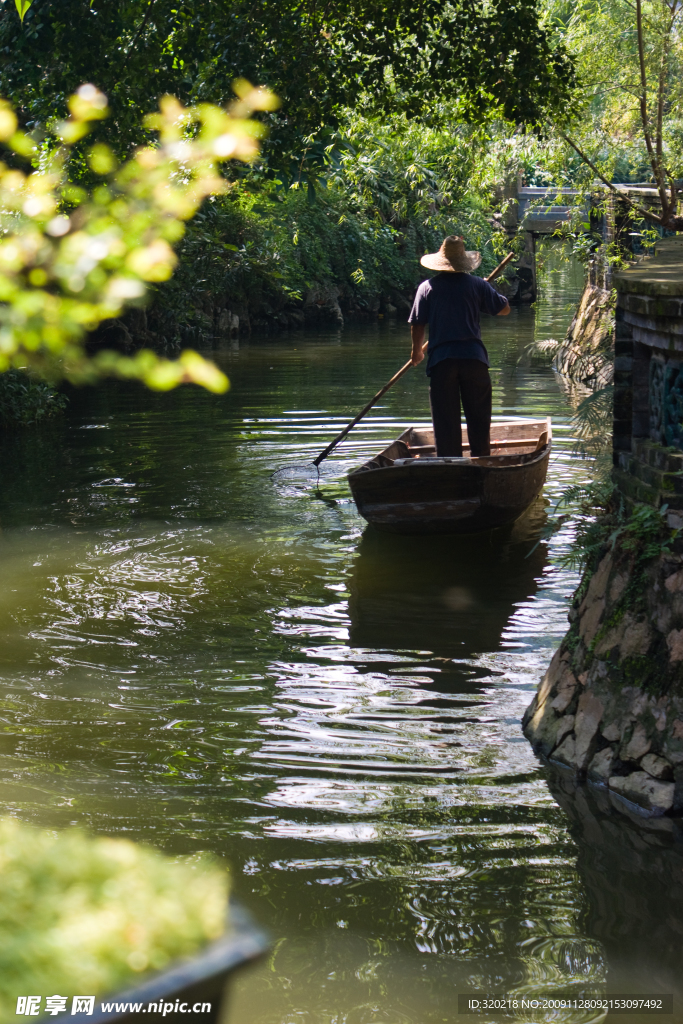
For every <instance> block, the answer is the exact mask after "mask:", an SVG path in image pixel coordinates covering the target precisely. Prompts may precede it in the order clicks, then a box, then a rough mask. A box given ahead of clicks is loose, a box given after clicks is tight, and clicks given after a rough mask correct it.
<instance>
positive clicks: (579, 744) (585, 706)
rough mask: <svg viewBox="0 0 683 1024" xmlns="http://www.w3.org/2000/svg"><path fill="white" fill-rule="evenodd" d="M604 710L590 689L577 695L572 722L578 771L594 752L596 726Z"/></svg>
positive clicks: (584, 765)
mask: <svg viewBox="0 0 683 1024" xmlns="http://www.w3.org/2000/svg"><path fill="white" fill-rule="evenodd" d="M604 710H605V709H604V705H603V703H602V701H601V700H599V699H598V698H597V697H596V696H595V695H594V694H593V693H591V692H590V691H585V692H584V693H582V694H581V696H580V697H579V707H578V710H577V712H576V719H575V722H574V733H575V735H576V746H575V757H576V766H577V768H578V769H579V770H580V771H581V770H583V769H585V768H586V767H587V765H588V763H589V761H590V760H591V758H592V757H593V754H594V753H595V747H596V745H597V737H598V726H599V725H600V721H601V719H602V715H603V712H604Z"/></svg>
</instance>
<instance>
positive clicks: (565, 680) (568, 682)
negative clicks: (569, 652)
mask: <svg viewBox="0 0 683 1024" xmlns="http://www.w3.org/2000/svg"><path fill="white" fill-rule="evenodd" d="M576 687H577V680H576V676H575V675H574V673H573V672H572V670H571V669H570V667H569V665H567V664H565V665H564V668H563V671H562V673H561V675H560V677H559V679H558V680H557V686H556V689H557V694H556V696H555V697H554V698H553V700H552V701H551V707H552V708H553V709H554V710H555V711H557V713H558V714H559V715H561V714H562V713H563V712H564V711H566V710H567V708H568V707H569V705H570V704H571V702H572V699H573V697H574V694H575V693H576Z"/></svg>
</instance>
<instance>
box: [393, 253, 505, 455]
mask: <svg viewBox="0 0 683 1024" xmlns="http://www.w3.org/2000/svg"><path fill="white" fill-rule="evenodd" d="M420 263H421V264H422V266H423V267H427V268H428V269H429V270H437V271H438V272H439V273H438V274H437V275H436V276H435V277H432V278H430V279H429V280H427V281H423V282H422V284H421V285H420V287H419V288H418V289H417V294H416V295H415V301H414V303H413V308H412V310H411V313H410V316H409V318H408V323H409V324H410V331H411V335H412V341H413V350H412V355H411V361H412V363H413V365H415V366H417V364H418V363H421V362H422V360H423V359H424V352H423V351H422V347H423V344H424V337H425V327H426V326H427V324H429V346H428V348H427V376H428V377H429V401H430V405H431V407H432V422H433V424H434V443H435V444H436V454H437V456H448V455H450V456H455V457H457V458H459V457H461V456H462V428H461V425H460V405H461V403H462V408H463V410H464V413H465V421H466V423H467V436H468V438H469V442H470V454H471V455H473V456H475V457H477V456H480V455H490V454H491V377H490V375H489V357H488V353H487V351H486V349H485V348H484V346H483V344H482V341H481V328H480V325H479V318H480V315H481V313H489V314H491V315H492V316H507V314H508V313H509V312H510V305H509V303H508V300H507V299H506V298H505V296H504V295H501V294H500V292H497V291H496V289H495V288H494V287H493V286H492V285H490V284H489V283H488V281H485V280H484V279H483V278H482V277H473V276H472V271H473V270H476V269H477V267H478V266H479V264H480V263H481V254H480V253H478V252H466V251H465V243H464V241H463V239H462V238H459V237H458V236H457V235H449V236H448V238H445V239H444V241H443V244H442V245H441V248H440V249H439V251H438V252H432V253H428V254H427V255H426V256H423V257H422V259H421V260H420Z"/></svg>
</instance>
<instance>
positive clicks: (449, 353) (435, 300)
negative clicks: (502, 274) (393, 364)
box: [408, 272, 507, 374]
mask: <svg viewBox="0 0 683 1024" xmlns="http://www.w3.org/2000/svg"><path fill="white" fill-rule="evenodd" d="M506 305H507V299H506V298H505V296H504V295H501V294H500V292H497V291H496V289H495V288H494V287H493V286H492V285H490V284H489V283H488V281H485V280H484V278H483V277H472V275H471V274H453V273H449V272H444V273H441V274H437V275H436V277H432V278H430V280H428V281H423V282H422V284H421V285H420V287H419V288H418V289H417V294H416V295H415V301H414V302H413V308H412V310H411V311H410V316H409V317H408V323H409V324H423V325H426V324H429V347H428V349H427V373H428V374H429V373H431V370H432V367H433V366H435V365H436V363H440V362H441V360H442V359H479V360H480V361H481V362H482V363H485V364H486V366H488V365H489V357H488V353H487V351H486V349H485V348H484V346H483V344H482V340H481V327H480V325H479V317H480V314H481V313H490V314H491V315H492V316H497V315H498V313H500V311H501V310H502V309H504V308H505V306H506Z"/></svg>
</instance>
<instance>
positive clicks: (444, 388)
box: [429, 359, 491, 457]
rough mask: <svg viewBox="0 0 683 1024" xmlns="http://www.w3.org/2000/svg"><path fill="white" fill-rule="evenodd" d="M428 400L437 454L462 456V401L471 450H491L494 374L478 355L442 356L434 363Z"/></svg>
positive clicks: (482, 452)
mask: <svg viewBox="0 0 683 1024" xmlns="http://www.w3.org/2000/svg"><path fill="white" fill-rule="evenodd" d="M429 402H430V404H431V407H432V422H433V424H434V441H435V444H436V454H437V455H438V456H441V457H443V456H445V455H451V456H455V457H460V456H462V429H461V426H460V403H461V402H462V408H463V411H464V413H465V421H466V423H467V436H468V438H469V442H470V454H471V455H474V456H475V457H476V456H479V455H490V454H491V378H490V376H489V368H488V366H487V365H486V364H485V363H482V362H481V360H479V359H442V360H441V362H440V363H437V364H436V365H435V366H433V367H432V373H431V377H430V380H429Z"/></svg>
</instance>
